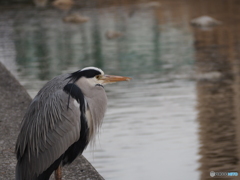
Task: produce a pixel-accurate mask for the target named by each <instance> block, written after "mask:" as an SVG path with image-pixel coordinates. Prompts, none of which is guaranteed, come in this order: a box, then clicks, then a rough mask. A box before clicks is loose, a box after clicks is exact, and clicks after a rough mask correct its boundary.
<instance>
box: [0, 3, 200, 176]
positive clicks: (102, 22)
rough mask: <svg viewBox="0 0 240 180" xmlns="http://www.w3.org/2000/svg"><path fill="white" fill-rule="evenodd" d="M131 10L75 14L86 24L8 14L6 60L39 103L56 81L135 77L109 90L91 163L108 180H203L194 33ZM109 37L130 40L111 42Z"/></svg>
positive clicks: (42, 14) (45, 14)
mask: <svg viewBox="0 0 240 180" xmlns="http://www.w3.org/2000/svg"><path fill="white" fill-rule="evenodd" d="M132 7H133V6H116V7H105V8H98V9H94V8H90V9H89V8H86V9H81V10H77V9H76V10H75V11H77V12H81V13H82V14H84V15H85V16H88V17H90V21H89V22H87V23H85V24H80V25H75V24H66V23H64V22H63V21H62V20H61V18H62V17H64V16H65V14H66V13H65V12H60V11H58V10H54V9H33V8H32V7H31V8H28V7H26V8H23V9H14V10H12V9H8V10H5V11H2V12H1V13H0V18H1V19H0V32H1V35H0V40H1V41H2V42H5V43H4V44H1V45H0V51H1V56H0V61H1V62H3V63H4V64H5V65H6V66H7V67H8V68H9V69H10V70H11V71H12V72H13V74H14V75H16V77H17V78H18V79H19V80H20V82H21V83H22V84H23V85H24V86H25V87H26V89H27V90H28V92H29V93H30V95H31V96H32V97H34V95H35V94H36V93H37V91H38V90H39V89H40V88H41V87H42V86H43V85H44V83H46V81H48V80H49V79H51V78H52V77H54V76H56V75H58V74H61V73H66V72H72V71H74V70H77V69H80V68H82V67H86V66H97V67H100V68H102V69H103V70H104V71H105V73H107V74H116V75H124V76H130V77H132V78H133V80H132V81H130V82H122V83H118V84H112V85H109V86H106V88H105V89H106V91H107V95H108V99H109V101H108V110H107V113H106V116H105V119H104V123H103V126H102V130H101V133H100V135H99V138H98V140H97V142H96V146H95V147H94V153H93V152H92V149H91V148H88V149H87V150H86V151H85V152H84V156H85V157H87V159H88V160H89V161H90V162H91V163H92V164H93V166H94V167H95V168H96V169H97V170H98V171H99V172H100V174H101V175H102V176H103V177H104V178H105V179H115V180H117V179H119V180H120V179H121V180H122V179H125V180H127V179H129V180H133V179H178V180H185V179H186V177H187V179H198V177H199V172H198V171H197V168H198V166H199V165H198V163H197V160H198V158H199V157H198V155H197V153H198V146H199V143H198V138H197V131H198V130H197V128H198V125H197V122H196V121H195V120H196V114H197V112H196V110H195V105H196V93H195V81H194V78H193V75H194V73H193V72H194V71H193V64H194V48H193V37H192V33H191V30H190V27H189V26H188V25H186V23H185V21H184V20H183V23H182V24H179V23H177V22H176V21H175V20H174V19H171V14H169V12H167V11H165V14H164V15H163V16H164V17H165V18H166V21H164V22H163V21H162V19H161V15H159V14H158V12H159V11H160V10H159V9H158V8H149V7H148V4H147V3H146V4H141V8H136V7H140V6H134V8H132ZM130 10H131V11H130ZM133 10H134V12H133ZM130 12H131V13H130ZM107 30H117V31H120V32H122V33H123V37H121V38H119V39H113V40H108V39H107V38H106V37H105V33H106V31H107Z"/></svg>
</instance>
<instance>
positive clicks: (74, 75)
mask: <svg viewBox="0 0 240 180" xmlns="http://www.w3.org/2000/svg"><path fill="white" fill-rule="evenodd" d="M97 75H101V72H100V71H98V70H95V69H87V70H84V71H76V72H74V73H72V74H71V75H70V76H69V77H68V78H69V79H72V80H73V81H77V80H78V79H79V78H81V77H86V78H93V77H95V76H97Z"/></svg>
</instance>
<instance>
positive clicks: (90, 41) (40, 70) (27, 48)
mask: <svg viewBox="0 0 240 180" xmlns="http://www.w3.org/2000/svg"><path fill="white" fill-rule="evenodd" d="M124 11H126V9H124V8H122V7H121V8H115V10H113V11H108V10H106V9H103V10H101V11H100V10H99V9H92V10H85V11H84V10H82V11H81V12H82V13H83V14H84V15H86V16H88V17H90V19H91V20H90V21H89V22H87V23H84V24H78V25H74V24H66V23H64V22H62V20H61V18H62V17H63V14H61V13H59V12H58V11H55V10H47V9H46V10H41V11H32V10H30V9H29V10H28V11H24V12H23V11H18V12H17V14H19V17H20V18H18V19H17V20H15V21H14V43H15V48H16V62H17V64H18V65H19V66H21V67H22V68H23V69H24V72H23V74H24V76H25V75H26V76H27V75H31V76H34V77H35V78H37V79H40V80H48V79H50V78H51V77H53V76H55V75H57V74H60V73H61V72H62V71H63V70H66V69H68V68H69V67H73V68H74V69H79V68H81V67H85V66H97V67H100V68H103V69H104V70H107V71H108V72H116V71H117V72H118V73H121V74H123V75H131V76H134V75H138V74H154V73H160V74H165V73H166V72H167V73H174V72H175V71H178V70H179V68H181V67H183V66H191V65H192V64H193V48H192V37H191V34H190V33H189V29H187V28H186V27H184V26H182V27H181V26H178V27H174V25H172V24H170V23H166V24H162V25H159V19H158V16H156V15H155V13H154V10H148V11H146V12H145V11H144V12H142V11H140V12H136V13H134V16H132V17H128V15H126V14H122V13H121V12H124ZM22 14H24V15H22ZM21 15H22V16H21ZM27 17H30V18H27ZM108 30H116V31H120V32H122V33H123V37H121V38H118V39H112V40H108V39H107V38H106V37H105V33H106V31H108Z"/></svg>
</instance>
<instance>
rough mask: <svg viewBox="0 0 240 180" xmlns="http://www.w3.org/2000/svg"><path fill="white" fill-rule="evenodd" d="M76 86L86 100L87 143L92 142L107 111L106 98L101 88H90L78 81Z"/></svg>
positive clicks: (82, 81)
mask: <svg viewBox="0 0 240 180" xmlns="http://www.w3.org/2000/svg"><path fill="white" fill-rule="evenodd" d="M76 85H77V86H78V87H79V88H80V89H81V90H82V92H83V95H84V98H85V100H86V104H87V108H86V112H85V115H86V118H87V121H88V127H89V141H91V140H93V139H94V137H95V135H96V133H97V132H98V130H99V128H100V126H101V125H102V121H103V117H104V114H105V112H106V109H107V96H106V93H105V90H104V88H103V87H101V86H90V85H89V84H87V83H84V80H78V81H77V82H76Z"/></svg>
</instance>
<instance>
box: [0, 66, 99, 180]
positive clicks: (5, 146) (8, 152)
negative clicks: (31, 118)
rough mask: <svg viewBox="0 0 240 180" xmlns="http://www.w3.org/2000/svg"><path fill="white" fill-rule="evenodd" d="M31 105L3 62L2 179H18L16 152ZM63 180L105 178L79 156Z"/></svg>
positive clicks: (0, 82)
mask: <svg viewBox="0 0 240 180" xmlns="http://www.w3.org/2000/svg"><path fill="white" fill-rule="evenodd" d="M30 102H31V97H30V96H29V94H28V93H27V91H26V90H25V89H24V87H23V86H22V85H21V84H20V83H19V82H18V81H17V80H16V78H15V77H14V76H13V75H12V74H11V73H10V72H9V71H8V70H7V69H6V67H5V66H4V65H3V64H2V63H1V62H0V162H1V163H0V179H14V178H15V165H16V157H15V154H14V148H15V143H16V139H17V136H18V133H19V130H20V128H19V127H20V123H21V121H22V117H23V115H24V113H25V111H26V109H27V107H28V105H29V104H30ZM52 178H53V177H52ZM63 179H68V180H70V179H74V180H76V179H79V180H81V179H103V177H102V176H101V175H100V174H99V173H98V172H97V171H96V169H95V168H94V167H93V166H92V165H91V164H90V163H89V162H88V161H87V160H86V159H85V158H84V157H83V156H79V157H78V158H77V159H76V160H75V161H74V162H73V163H72V164H71V165H69V166H65V167H64V168H63Z"/></svg>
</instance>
